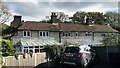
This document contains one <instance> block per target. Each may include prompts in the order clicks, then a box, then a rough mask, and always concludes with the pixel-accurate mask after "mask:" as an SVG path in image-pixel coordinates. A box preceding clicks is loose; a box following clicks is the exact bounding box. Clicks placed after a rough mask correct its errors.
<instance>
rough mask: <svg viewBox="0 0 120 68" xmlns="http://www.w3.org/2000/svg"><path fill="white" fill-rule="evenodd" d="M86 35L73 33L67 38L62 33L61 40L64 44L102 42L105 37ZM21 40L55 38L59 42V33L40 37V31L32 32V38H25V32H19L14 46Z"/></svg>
mask: <svg viewBox="0 0 120 68" xmlns="http://www.w3.org/2000/svg"><path fill="white" fill-rule="evenodd" d="M85 33H86V32H81V33H80V36H75V32H71V36H67V37H66V36H63V34H62V33H61V40H62V42H63V43H64V42H66V41H67V40H71V39H79V40H81V41H84V40H91V41H93V40H95V41H101V40H102V39H103V37H102V36H101V33H94V38H93V35H91V36H86V35H85ZM20 38H39V39H41V38H54V39H55V40H57V41H58V42H59V32H49V37H39V31H31V37H23V31H18V33H17V34H16V35H15V36H14V37H13V39H12V41H13V44H18V42H19V41H20Z"/></svg>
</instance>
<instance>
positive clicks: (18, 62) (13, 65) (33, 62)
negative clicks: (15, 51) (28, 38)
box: [3, 52, 47, 68]
mask: <svg viewBox="0 0 120 68" xmlns="http://www.w3.org/2000/svg"><path fill="white" fill-rule="evenodd" d="M45 58H46V53H45V52H43V53H33V55H32V56H30V54H26V55H25V58H24V57H23V55H19V56H18V59H16V58H15V56H8V57H3V62H4V64H5V66H6V67H7V68H34V67H35V66H37V65H39V64H42V63H45V62H47V61H46V59H45Z"/></svg>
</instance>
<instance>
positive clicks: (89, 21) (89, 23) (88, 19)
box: [86, 15, 93, 25]
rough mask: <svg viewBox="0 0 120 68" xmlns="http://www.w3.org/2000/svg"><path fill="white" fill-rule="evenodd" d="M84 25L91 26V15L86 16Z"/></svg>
mask: <svg viewBox="0 0 120 68" xmlns="http://www.w3.org/2000/svg"><path fill="white" fill-rule="evenodd" d="M86 24H87V25H92V24H93V19H92V16H91V15H87V16H86Z"/></svg>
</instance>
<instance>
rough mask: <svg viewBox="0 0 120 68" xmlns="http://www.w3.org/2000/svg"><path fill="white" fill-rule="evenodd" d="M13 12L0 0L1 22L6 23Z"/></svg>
mask: <svg viewBox="0 0 120 68" xmlns="http://www.w3.org/2000/svg"><path fill="white" fill-rule="evenodd" d="M11 15H12V14H11V13H10V12H9V10H8V8H7V7H6V5H5V4H4V2H3V1H2V0H0V23H2V24H3V23H5V22H7V21H8V20H9V18H10V16H11Z"/></svg>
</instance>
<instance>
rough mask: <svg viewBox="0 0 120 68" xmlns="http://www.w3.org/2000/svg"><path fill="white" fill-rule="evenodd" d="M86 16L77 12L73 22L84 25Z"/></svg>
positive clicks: (84, 13)
mask: <svg viewBox="0 0 120 68" xmlns="http://www.w3.org/2000/svg"><path fill="white" fill-rule="evenodd" d="M85 15H87V13H86V12H83V11H77V12H76V13H75V14H74V15H73V22H79V23H84V17H85Z"/></svg>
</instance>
